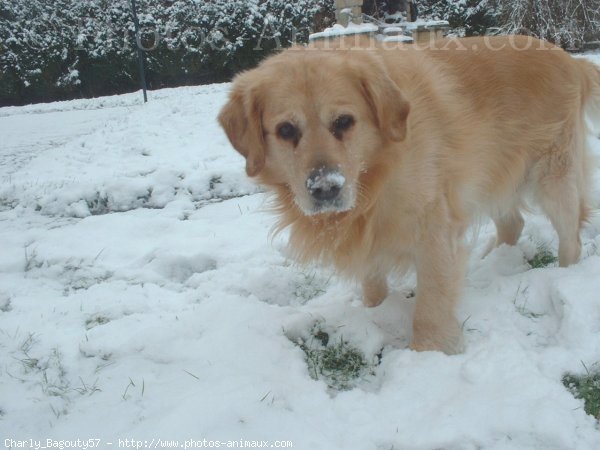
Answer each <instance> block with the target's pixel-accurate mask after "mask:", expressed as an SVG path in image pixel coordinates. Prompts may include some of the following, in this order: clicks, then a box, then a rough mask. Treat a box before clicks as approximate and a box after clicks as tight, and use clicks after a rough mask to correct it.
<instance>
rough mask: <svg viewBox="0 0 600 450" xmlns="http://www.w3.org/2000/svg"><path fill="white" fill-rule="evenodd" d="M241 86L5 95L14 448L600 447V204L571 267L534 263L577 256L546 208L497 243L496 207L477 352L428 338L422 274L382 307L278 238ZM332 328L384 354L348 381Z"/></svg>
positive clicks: (480, 241) (6, 395) (4, 314)
mask: <svg viewBox="0 0 600 450" xmlns="http://www.w3.org/2000/svg"><path fill="white" fill-rule="evenodd" d="M597 61H598V62H599V63H600V58H597ZM228 89H229V85H210V86H203V87H193V88H179V89H168V90H161V91H156V92H152V93H150V102H149V103H148V104H146V105H142V104H141V103H140V94H135V95H134V94H130V95H123V96H116V97H109V98H102V99H95V100H81V101H72V102H61V103H52V104H47V105H32V106H27V107H21V108H1V109H0V177H1V183H0V246H1V248H2V252H1V253H0V438H1V439H2V442H1V443H0V448H4V447H2V446H3V445H4V446H7V443H8V444H10V442H9V441H6V440H7V439H9V440H11V439H12V440H13V446H14V447H16V446H17V445H16V444H15V443H14V442H16V441H17V440H25V439H34V440H42V441H43V442H42V444H46V439H53V440H61V439H75V440H76V439H80V440H82V441H84V440H85V441H87V440H88V439H99V440H100V441H91V445H92V446H94V445H96V444H97V443H98V442H99V445H98V448H103V449H104V448H115V447H119V443H120V444H122V445H121V448H123V447H124V446H125V445H126V444H127V445H130V448H131V444H132V442H131V439H134V440H136V442H134V443H133V444H135V445H136V446H139V444H142V445H146V447H143V448H150V447H151V446H152V447H154V446H158V447H159V448H160V446H162V445H164V444H165V442H162V441H161V442H159V441H157V439H161V440H163V441H166V440H179V442H178V444H179V445H180V447H181V448H183V446H184V445H185V444H186V443H187V444H191V448H199V447H200V446H201V445H205V446H208V445H209V444H210V442H209V441H214V442H212V444H213V446H215V445H216V444H217V443H221V446H224V444H225V443H227V442H228V441H236V442H238V445H239V441H240V440H243V441H249V443H251V442H252V441H257V442H258V444H262V443H261V442H260V441H268V446H275V445H284V446H285V445H287V447H288V448H294V449H302V450H304V449H306V450H319V449H322V450H335V449H340V450H342V449H344V450H371V449H372V450H376V449H377V450H391V449H396V450H397V449H424V450H425V449H456V450H458V449H477V448H484V449H598V448H600V430H599V428H598V425H597V422H596V420H595V419H594V418H593V417H591V416H589V415H586V413H585V412H584V410H583V401H582V400H578V399H576V398H574V396H573V395H572V394H571V393H570V392H569V391H568V390H567V389H566V388H565V387H564V386H563V383H562V377H563V375H564V374H565V373H567V372H571V373H575V374H583V373H585V372H586V370H594V369H595V368H597V367H598V366H599V365H600V363H599V362H600V277H599V275H600V216H597V217H595V218H594V219H593V220H592V223H591V224H589V226H587V227H586V229H585V231H584V232H583V258H582V261H581V262H580V263H579V264H577V265H575V266H573V267H570V268H568V269H561V268H557V267H555V264H553V263H550V265H549V266H547V267H541V268H532V267H531V265H530V264H529V263H528V262H527V261H528V260H532V259H533V258H534V256H535V255H536V254H537V253H539V252H540V249H544V248H545V249H548V250H550V251H551V252H552V253H553V254H556V247H557V238H556V236H555V234H554V231H553V229H552V227H551V226H550V224H549V223H548V222H547V220H546V219H545V218H543V217H541V216H539V215H530V216H527V217H526V223H527V225H526V228H525V230H524V234H523V237H522V238H521V240H520V242H519V244H518V246H517V247H514V248H509V247H502V248H499V249H497V250H496V251H494V252H493V253H492V254H491V255H489V256H488V257H486V258H485V259H483V260H482V259H481V253H482V251H483V249H484V247H485V246H486V245H487V243H488V241H489V239H491V237H492V235H493V232H494V228H493V226H492V224H484V226H483V227H482V228H481V230H480V232H479V235H478V236H477V238H476V239H475V240H474V241H473V243H472V247H473V252H472V256H471V259H470V263H469V270H468V275H467V281H466V289H465V293H464V296H463V301H462V302H461V304H460V308H459V310H458V316H459V320H460V321H461V322H463V323H464V333H465V339H466V351H465V353H464V354H461V355H458V356H446V355H443V354H440V353H434V352H426V353H416V352H412V351H410V350H408V349H407V348H406V346H407V344H408V339H409V334H408V333H409V329H410V320H411V319H410V318H411V310H412V308H413V300H414V298H413V297H412V295H411V293H412V290H413V289H414V277H411V276H409V277H408V278H407V279H399V280H394V290H393V292H392V294H391V295H390V297H389V298H388V299H387V301H386V302H385V303H384V304H383V305H382V306H380V307H378V308H375V309H369V310H367V309H365V308H363V307H362V305H361V302H360V291H359V288H358V286H356V285H354V284H351V283H348V282H346V281H344V280H341V279H338V278H337V277H336V276H335V275H334V274H332V273H331V272H329V271H328V270H326V269H322V268H317V267H300V266H298V265H295V264H294V263H293V262H291V261H290V260H289V259H288V258H287V257H286V250H285V234H284V235H281V236H278V237H276V238H274V239H271V237H270V235H269V231H270V229H271V227H272V225H273V224H274V218H273V216H272V215H271V214H270V213H269V212H268V211H266V209H267V208H268V198H267V197H266V196H265V194H263V193H262V192H261V190H260V189H259V188H257V187H255V186H254V185H253V184H252V183H251V182H249V181H248V179H247V178H246V176H245V174H244V171H243V168H244V164H243V160H242V158H241V157H240V156H238V155H237V154H236V153H235V152H234V151H233V150H232V148H231V147H230V145H229V143H228V141H227V139H226V137H225V135H224V134H223V133H222V131H221V130H220V128H219V127H218V126H217V123H216V115H217V113H218V111H219V109H220V107H221V105H222V104H223V103H224V101H225V97H226V94H227V90H228ZM590 139H591V144H592V147H593V148H594V151H595V152H596V153H598V154H600V141H599V140H597V139H592V138H590ZM596 169H598V167H596ZM596 173H600V172H598V171H596ZM594 202H595V206H596V207H598V206H599V205H600V176H596V177H595V186H594ZM315 329H318V330H319V332H318V333H317V335H315V332H314V330H315ZM323 336H327V338H328V341H329V344H330V345H331V344H335V343H336V342H337V343H339V342H342V341H343V342H344V343H345V344H346V345H347V346H349V347H352V348H356V349H358V350H359V351H360V352H361V353H362V354H363V355H364V358H365V361H366V362H367V368H366V369H363V370H362V372H361V374H360V376H359V377H358V378H357V379H355V380H351V381H350V383H349V385H347V386H345V387H346V388H347V389H345V390H342V389H335V388H333V387H331V386H332V383H331V382H330V380H329V381H328V380H327V379H323V378H322V377H320V378H319V379H317V380H315V379H314V378H313V377H312V376H311V373H312V372H311V369H310V368H309V366H308V365H307V362H306V354H305V351H304V350H306V349H307V347H308V348H316V347H318V346H319V345H322V344H324V343H325V342H321V343H319V342H315V339H317V338H319V339H320V338H321V337H323ZM322 341H323V340H322ZM300 342H302V343H303V344H302V345H299V343H300ZM303 349H304V350H303ZM119 439H121V441H120V442H119ZM125 439H128V440H127V441H125ZM138 440H139V442H137V441H138ZM187 440H194V441H195V442H193V443H192V442H189V441H188V442H186V441H187ZM203 440H205V441H203ZM216 441H218V442H216ZM276 441H284V442H283V443H280V442H276ZM288 442H291V444H288ZM34 444H35V442H34ZM159 444H160V445H159ZM172 444H173V443H171V445H172ZM292 444H293V447H291V445H292Z"/></svg>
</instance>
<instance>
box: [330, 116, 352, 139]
mask: <svg viewBox="0 0 600 450" xmlns="http://www.w3.org/2000/svg"><path fill="white" fill-rule="evenodd" d="M352 125H354V117H352V116H351V115H349V114H342V115H341V116H339V117H338V118H337V119H335V120H334V121H333V126H332V130H331V131H332V132H333V135H334V136H335V137H336V138H338V139H341V138H342V134H343V133H344V131H346V130H347V129H349V128H350V127H351V126H352Z"/></svg>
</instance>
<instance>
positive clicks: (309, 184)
mask: <svg viewBox="0 0 600 450" xmlns="http://www.w3.org/2000/svg"><path fill="white" fill-rule="evenodd" d="M344 183H346V178H344V175H342V174H341V173H340V171H339V170H336V169H330V168H326V167H320V168H318V169H315V170H313V171H312V172H311V173H310V175H309V176H308V178H307V179H306V189H308V192H309V193H310V195H311V197H312V198H313V199H314V200H316V202H317V203H319V204H330V203H332V202H334V201H335V199H336V198H337V197H338V196H339V194H340V192H341V190H342V188H343V187H344Z"/></svg>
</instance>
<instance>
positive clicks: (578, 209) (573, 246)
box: [537, 153, 588, 267]
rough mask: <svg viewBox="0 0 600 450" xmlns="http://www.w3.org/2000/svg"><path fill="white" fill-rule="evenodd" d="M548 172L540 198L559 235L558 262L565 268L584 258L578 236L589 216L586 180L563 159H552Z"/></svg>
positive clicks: (540, 189)
mask: <svg viewBox="0 0 600 450" xmlns="http://www.w3.org/2000/svg"><path fill="white" fill-rule="evenodd" d="M575 155H576V153H575ZM545 169H546V174H545V176H544V177H543V178H541V179H539V181H538V183H539V184H538V187H537V197H538V200H539V202H540V204H541V206H542V208H543V210H544V212H545V213H546V215H547V216H548V218H549V219H550V222H551V223H552V226H553V227H554V229H555V230H556V232H557V233H558V240H559V244H558V262H559V264H560V266H561V267H566V266H569V265H571V264H574V263H576V262H577V261H578V260H579V256H580V254H581V239H580V237H579V233H580V229H581V226H582V224H583V222H584V221H585V220H586V217H587V214H588V208H587V201H586V197H587V195H586V194H587V192H586V189H587V186H586V178H587V177H586V176H585V173H584V172H582V170H583V169H582V167H579V164H573V162H572V159H571V158H569V157H567V158H565V157H564V156H563V158H560V159H559V158H558V157H557V156H556V155H551V156H549V158H548V161H546V167H545Z"/></svg>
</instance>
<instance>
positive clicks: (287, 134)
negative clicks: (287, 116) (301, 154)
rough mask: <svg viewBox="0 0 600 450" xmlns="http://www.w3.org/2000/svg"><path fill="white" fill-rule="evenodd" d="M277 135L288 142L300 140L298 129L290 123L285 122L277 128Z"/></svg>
mask: <svg viewBox="0 0 600 450" xmlns="http://www.w3.org/2000/svg"><path fill="white" fill-rule="evenodd" d="M277 134H278V135H279V137H280V138H281V139H284V140H286V141H296V140H297V139H298V135H299V133H298V128H296V127H295V126H294V125H292V124H291V123H289V122H283V123H282V124H280V125H279V126H278V127H277Z"/></svg>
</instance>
